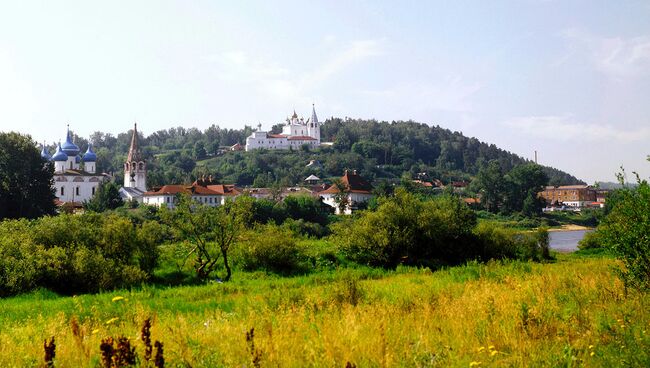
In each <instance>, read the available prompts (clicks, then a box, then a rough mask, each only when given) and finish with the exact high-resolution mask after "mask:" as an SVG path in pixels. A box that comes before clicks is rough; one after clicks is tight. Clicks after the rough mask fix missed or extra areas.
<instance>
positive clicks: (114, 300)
mask: <svg viewBox="0 0 650 368" xmlns="http://www.w3.org/2000/svg"><path fill="white" fill-rule="evenodd" d="M122 299H124V297H123V296H116V297H115V298H113V299H111V301H112V302H113V303H115V302H119V301H120V300H122Z"/></svg>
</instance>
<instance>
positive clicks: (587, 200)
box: [538, 185, 597, 208]
mask: <svg viewBox="0 0 650 368" xmlns="http://www.w3.org/2000/svg"><path fill="white" fill-rule="evenodd" d="M596 192H597V191H596V189H595V188H593V187H591V186H589V185H563V186H559V187H553V186H547V187H546V188H545V189H544V190H543V191H542V192H540V193H539V194H538V196H539V197H540V198H544V200H545V201H546V204H547V205H549V206H557V205H564V206H570V207H577V208H581V207H586V206H589V205H590V204H591V203H593V202H595V201H596Z"/></svg>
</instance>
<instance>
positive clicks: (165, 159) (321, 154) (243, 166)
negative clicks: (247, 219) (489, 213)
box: [76, 118, 583, 186]
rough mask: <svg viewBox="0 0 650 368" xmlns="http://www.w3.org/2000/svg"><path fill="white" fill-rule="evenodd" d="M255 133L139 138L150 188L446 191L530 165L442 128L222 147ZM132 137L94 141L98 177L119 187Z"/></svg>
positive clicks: (369, 126) (355, 123)
mask: <svg viewBox="0 0 650 368" xmlns="http://www.w3.org/2000/svg"><path fill="white" fill-rule="evenodd" d="M275 128H277V126H276V127H275ZM251 132H252V129H251V127H250V126H246V127H244V129H240V130H237V129H222V128H220V127H218V126H216V125H213V126H211V127H209V128H208V129H206V130H204V131H201V130H199V129H196V128H189V129H186V128H182V127H178V128H171V129H167V130H160V131H157V132H154V133H151V134H150V135H148V136H142V135H141V136H140V139H141V147H144V153H145V156H146V157H147V158H148V168H149V174H148V184H149V185H150V186H157V185H162V184H169V183H187V182H191V181H192V180H194V179H195V178H196V177H198V176H200V175H204V174H205V175H213V176H217V177H218V178H220V179H221V180H223V181H224V182H229V183H237V184H238V185H242V186H246V185H254V186H270V185H273V184H274V183H280V184H282V185H294V184H297V183H301V182H302V180H303V179H304V178H305V177H306V176H308V175H309V174H316V175H317V176H319V177H321V178H330V177H338V176H340V175H341V174H342V172H343V170H345V169H356V170H359V171H360V173H361V174H362V175H363V176H365V177H367V178H368V179H371V180H377V179H389V180H399V178H401V177H402V176H403V174H404V173H409V174H410V175H411V176H413V177H415V176H416V175H417V174H418V173H426V174H427V176H428V177H429V178H430V179H440V180H442V181H443V183H448V182H450V181H455V180H469V179H471V177H472V176H474V175H475V174H476V173H478V171H479V169H480V168H481V167H482V166H483V165H485V164H486V163H487V162H489V161H491V160H497V161H498V162H499V163H500V165H501V167H502V169H503V170H504V172H507V171H509V170H510V169H511V168H512V167H514V166H516V165H519V164H523V163H527V162H530V161H527V160H525V159H524V158H522V157H520V156H517V155H515V154H513V153H510V152H508V151H505V150H502V149H500V148H498V147H496V146H495V145H493V144H487V143H483V142H480V141H479V140H478V139H476V138H468V137H466V136H464V135H462V134H461V133H459V132H452V131H450V130H448V129H444V128H441V127H439V126H434V127H431V126H428V125H426V124H420V123H416V122H412V121H397V122H390V123H389V122H377V121H375V120H360V119H345V120H343V119H339V118H330V119H328V120H326V121H325V123H324V124H323V125H322V129H321V136H322V140H323V141H331V142H334V144H333V145H332V146H331V147H324V148H320V149H317V150H314V151H309V150H308V149H307V148H306V147H305V148H303V149H300V150H297V151H255V152H225V153H223V147H226V146H231V145H233V144H235V143H240V144H244V143H245V139H246V137H247V136H248V135H250V133H251ZM130 137H131V131H129V132H126V133H120V134H119V135H118V136H117V137H115V136H113V135H111V134H106V133H102V132H95V133H93V134H92V135H91V137H90V141H91V142H92V143H93V146H94V147H95V151H96V153H97V156H98V164H97V166H98V169H100V170H103V171H105V172H114V173H115V174H116V176H117V177H118V180H119V179H120V178H121V175H122V167H123V163H124V160H125V158H126V154H127V152H128V148H129V142H130ZM76 142H77V144H78V145H80V147H81V148H82V150H85V148H86V145H87V143H88V141H87V140H85V139H83V138H81V137H76ZM311 160H318V161H319V162H320V163H321V164H322V167H320V168H314V167H309V168H307V167H306V165H307V163H309V161H311ZM545 171H546V173H547V175H548V176H549V178H550V184H553V185H562V184H577V183H583V182H581V181H580V180H578V179H577V178H575V177H574V176H572V175H570V174H568V173H566V172H563V171H560V170H557V169H554V168H551V167H546V168H545Z"/></svg>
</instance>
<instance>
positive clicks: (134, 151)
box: [126, 123, 142, 162]
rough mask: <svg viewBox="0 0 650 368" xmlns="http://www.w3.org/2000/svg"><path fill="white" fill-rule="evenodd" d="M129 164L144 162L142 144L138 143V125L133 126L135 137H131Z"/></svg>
mask: <svg viewBox="0 0 650 368" xmlns="http://www.w3.org/2000/svg"><path fill="white" fill-rule="evenodd" d="M126 160H127V161H128V162H134V161H142V153H141V152H140V144H139V142H138V124H137V123H134V124H133V136H132V137H131V147H129V155H128V156H127V159H126Z"/></svg>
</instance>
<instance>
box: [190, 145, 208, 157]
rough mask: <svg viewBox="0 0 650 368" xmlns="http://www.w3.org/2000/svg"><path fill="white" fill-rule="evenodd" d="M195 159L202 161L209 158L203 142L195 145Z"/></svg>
mask: <svg viewBox="0 0 650 368" xmlns="http://www.w3.org/2000/svg"><path fill="white" fill-rule="evenodd" d="M193 154H194V159H196V160H202V159H204V158H205V156H207V152H206V151H205V144H203V141H198V142H196V143H194V152H193Z"/></svg>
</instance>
